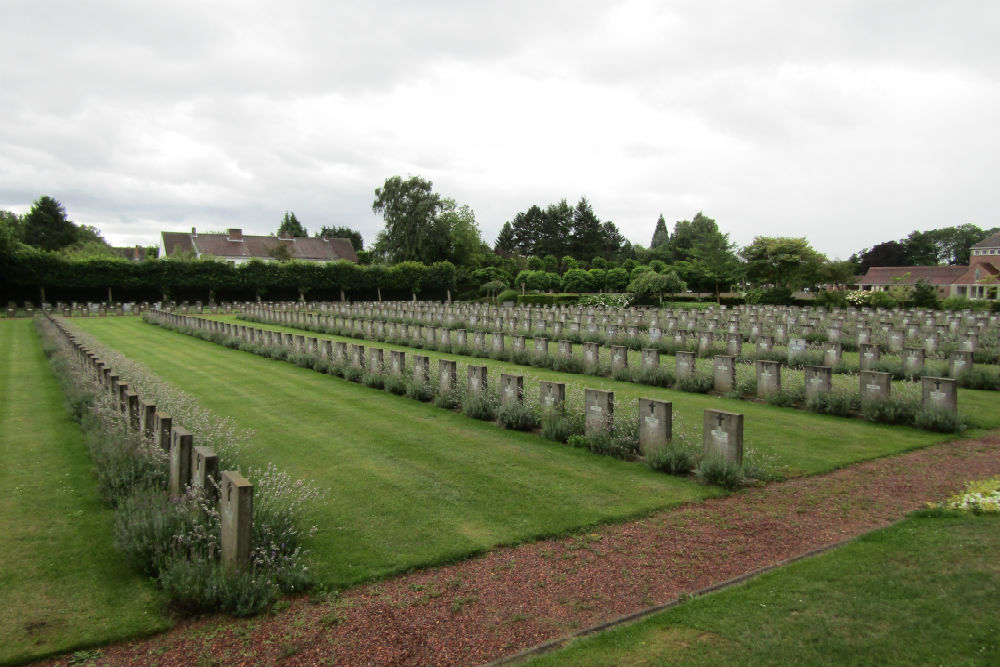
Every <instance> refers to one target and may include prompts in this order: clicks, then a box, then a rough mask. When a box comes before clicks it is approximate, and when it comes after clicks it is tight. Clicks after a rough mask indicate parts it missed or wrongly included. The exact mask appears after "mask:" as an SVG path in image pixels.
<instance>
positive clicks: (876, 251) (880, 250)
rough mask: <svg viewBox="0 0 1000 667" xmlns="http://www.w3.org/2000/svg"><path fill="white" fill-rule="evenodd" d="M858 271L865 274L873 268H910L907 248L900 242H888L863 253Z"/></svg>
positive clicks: (859, 260)
mask: <svg viewBox="0 0 1000 667" xmlns="http://www.w3.org/2000/svg"><path fill="white" fill-rule="evenodd" d="M857 261H858V264H859V265H860V266H859V268H858V270H859V271H860V272H861V273H862V274H864V273H867V272H868V269H869V268H870V267H873V266H909V265H908V264H907V256H906V246H904V245H903V244H902V243H900V242H899V241H886V242H885V243H879V244H878V245H875V246H872V247H871V248H869V249H868V250H863V251H861V254H860V257H858V260H857Z"/></svg>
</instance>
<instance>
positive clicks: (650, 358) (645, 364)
mask: <svg viewBox="0 0 1000 667" xmlns="http://www.w3.org/2000/svg"><path fill="white" fill-rule="evenodd" d="M659 367H660V351H659V350H657V349H656V348H648V347H647V348H644V349H643V350H642V368H643V370H654V369H657V368H659Z"/></svg>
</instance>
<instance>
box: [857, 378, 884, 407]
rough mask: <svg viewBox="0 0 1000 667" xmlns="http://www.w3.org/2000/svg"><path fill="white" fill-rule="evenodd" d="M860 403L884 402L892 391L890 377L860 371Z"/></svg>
mask: <svg viewBox="0 0 1000 667" xmlns="http://www.w3.org/2000/svg"><path fill="white" fill-rule="evenodd" d="M859 379H860V382H861V402H862V403H864V402H867V401H884V400H885V399H887V398H889V393H890V392H891V391H892V382H891V380H892V376H891V375H890V374H889V373H879V372H877V371H861V373H860V374H859Z"/></svg>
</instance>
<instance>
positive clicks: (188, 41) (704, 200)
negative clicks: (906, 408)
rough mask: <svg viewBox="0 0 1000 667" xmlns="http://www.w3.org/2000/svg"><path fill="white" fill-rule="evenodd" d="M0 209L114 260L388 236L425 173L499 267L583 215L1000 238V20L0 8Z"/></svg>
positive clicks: (501, 10) (995, 6)
mask: <svg viewBox="0 0 1000 667" xmlns="http://www.w3.org/2000/svg"><path fill="white" fill-rule="evenodd" d="M0 12H2V13H0V16H3V33H2V39H0V208H6V209H9V210H14V211H18V212H23V211H26V210H27V209H28V208H29V207H30V205H31V202H32V201H34V200H35V199H37V198H38V197H39V196H41V195H43V194H47V195H51V196H53V197H55V198H56V199H58V200H59V201H61V202H62V203H63V204H64V205H65V206H66V208H67V211H68V213H69V215H70V217H71V219H73V220H74V221H76V222H79V223H86V224H92V225H96V226H97V227H99V228H100V229H101V230H102V231H103V233H104V236H105V238H107V239H108V240H109V241H110V242H111V243H112V244H115V245H127V244H134V243H141V244H144V245H148V244H154V243H158V242H159V233H160V231H163V230H173V231H183V230H189V229H190V228H191V227H192V226H194V227H198V228H200V229H202V230H212V229H224V228H228V227H241V228H243V230H244V232H245V233H258V234H267V233H271V232H274V231H275V230H276V229H277V227H278V224H279V223H280V220H281V217H282V214H283V212H284V211H286V210H291V211H294V212H295V213H296V215H297V216H298V218H299V219H300V220H301V221H302V223H303V224H304V225H305V226H306V227H307V228H308V229H309V231H310V233H312V232H313V231H317V230H319V228H320V227H322V226H324V225H328V226H334V225H346V226H349V227H353V228H356V229H358V230H359V231H361V233H362V234H363V236H364V238H365V242H366V244H367V243H370V242H371V241H373V240H374V238H375V235H376V234H377V233H378V231H379V230H380V229H381V228H382V221H381V219H380V218H378V217H376V216H375V215H374V214H373V213H372V212H371V203H372V199H373V198H374V190H375V188H376V187H378V186H380V185H381V184H382V183H383V182H384V180H385V179H386V178H387V177H390V176H393V175H400V176H404V177H406V176H408V175H420V176H422V177H424V178H427V179H430V180H431V181H433V182H434V188H435V190H436V191H437V192H440V193H441V194H443V195H445V196H449V197H452V198H454V199H456V200H457V201H458V202H459V203H464V204H468V205H470V206H471V207H472V208H473V209H474V210H475V212H476V217H477V219H478V221H479V225H480V228H481V229H482V232H483V237H484V240H486V241H487V242H488V243H490V244H491V245H492V243H493V241H494V239H495V238H496V234H497V232H498V231H499V229H500V227H501V226H502V225H503V223H504V221H506V220H509V219H510V218H512V217H513V216H514V214H516V213H517V212H518V211H522V210H525V209H526V208H528V207H529V206H531V205H532V204H540V205H546V204H549V203H552V202H556V201H558V200H560V199H562V198H566V199H567V200H569V201H570V203H575V202H576V201H577V200H578V199H579V198H580V197H581V196H586V197H587V198H588V199H589V200H590V201H591V203H592V205H593V207H594V210H595V212H596V213H597V215H598V216H599V217H600V218H601V219H602V220H613V221H614V222H615V223H616V224H617V225H618V226H619V228H620V229H621V230H622V232H623V233H624V234H625V235H626V236H627V237H628V238H629V239H631V240H632V242H633V243H639V244H642V245H648V244H649V241H650V238H651V236H652V233H653V226H654V224H655V222H656V218H657V216H658V215H659V214H660V213H662V214H663V215H664V216H665V217H666V219H667V221H668V223H670V226H671V229H672V224H673V221H675V220H681V219H690V218H691V217H692V216H693V215H694V214H695V213H697V212H698V211H703V212H704V213H705V214H706V215H708V216H709V217H712V218H715V219H716V220H717V221H718V223H719V226H720V228H721V229H722V230H723V231H724V232H729V233H730V234H731V238H732V240H733V241H734V242H736V243H737V244H739V245H741V246H742V245H745V244H747V243H749V242H750V241H751V240H752V239H753V237H754V236H757V235H768V236H806V237H807V238H808V239H809V240H810V242H811V243H812V244H813V246H814V247H815V248H816V249H817V250H819V251H820V252H823V253H826V254H827V255H828V256H830V257H831V258H833V257H841V258H846V257H847V256H848V255H850V254H851V253H852V252H854V251H856V250H859V249H861V248H863V247H866V246H871V245H874V244H875V243H878V242H881V241H885V240H889V239H894V238H901V237H903V236H905V235H906V234H908V233H909V232H910V231H912V230H914V229H920V230H926V229H935V228H938V227H947V226H952V225H958V224H963V223H974V224H977V225H979V226H980V227H983V228H984V229H985V228H988V227H992V226H995V225H1000V220H998V216H997V211H998V208H1000V207H998V204H1000V187H998V184H997V177H998V174H1000V164H998V163H1000V131H998V129H997V125H998V122H1000V86H998V72H1000V68H998V64H1000V47H998V46H997V44H998V35H1000V3H998V2H996V1H995V0H982V1H978V2H976V1H962V0H947V1H945V0H935V1H933V2H930V1H928V2H923V1H918V0H905V1H902V0H901V1H899V2H879V1H877V0H863V1H857V2H853V1H852V2H841V1H837V0H822V1H819V2H807V1H803V0H774V1H771V2H765V1H758V2H743V1H738V0H732V1H729V2H709V1H705V0H692V1H676V2H644V1H638V2H608V1H607V0H600V1H599V2H592V1H590V0H572V1H565V2H563V1H558V2H545V1H543V0H532V1H522V0H504V1H503V2H468V1H465V2H462V1H458V0H455V1H446V0H441V1H433V2H431V1H427V0H421V1H419V2H417V1H413V2H378V1H368V2H341V1H333V0H331V1H326V2H324V1H316V2H294V1H289V2H280V3H279V2H273V1H270V2H257V1H248V0H239V1H238V2H237V1H232V2H227V1H206V0H194V1H187V0H171V1H170V2H155V3H154V2H143V1H140V0H124V1H122V2H90V1H87V2H81V1H80V0H71V1H66V2H46V1H45V0H28V1H26V2H16V1H15V2H11V1H9V0H0Z"/></svg>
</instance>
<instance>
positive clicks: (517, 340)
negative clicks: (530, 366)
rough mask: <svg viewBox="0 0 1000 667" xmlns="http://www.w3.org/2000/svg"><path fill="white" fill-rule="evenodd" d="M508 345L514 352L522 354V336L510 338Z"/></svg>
mask: <svg viewBox="0 0 1000 667" xmlns="http://www.w3.org/2000/svg"><path fill="white" fill-rule="evenodd" d="M510 341H511V342H510V345H511V347H512V348H514V351H515V352H524V336H520V335H518V336H511V337H510Z"/></svg>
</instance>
